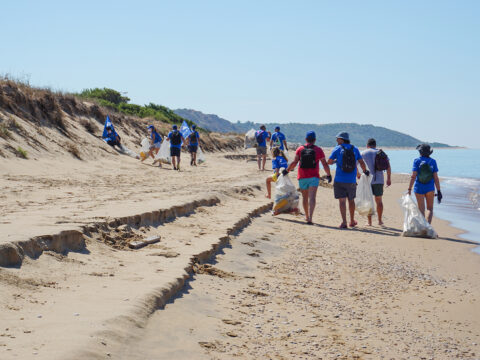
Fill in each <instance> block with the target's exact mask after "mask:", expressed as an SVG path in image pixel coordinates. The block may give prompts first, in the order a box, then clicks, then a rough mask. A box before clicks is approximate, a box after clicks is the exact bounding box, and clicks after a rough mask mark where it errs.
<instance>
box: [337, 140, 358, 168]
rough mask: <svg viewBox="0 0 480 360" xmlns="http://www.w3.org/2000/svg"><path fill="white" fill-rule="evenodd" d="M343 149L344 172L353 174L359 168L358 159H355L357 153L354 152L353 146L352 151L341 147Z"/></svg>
mask: <svg viewBox="0 0 480 360" xmlns="http://www.w3.org/2000/svg"><path fill="white" fill-rule="evenodd" d="M340 146H341V147H342V149H343V155H342V171H343V172H345V173H351V172H353V171H354V170H355V169H356V167H357V159H356V158H355V152H354V151H353V149H354V147H353V145H352V146H351V147H350V149H347V148H345V147H344V146H343V145H340Z"/></svg>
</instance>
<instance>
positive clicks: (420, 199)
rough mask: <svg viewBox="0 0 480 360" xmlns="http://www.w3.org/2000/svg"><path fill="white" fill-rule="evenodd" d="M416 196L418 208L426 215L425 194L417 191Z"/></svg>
mask: <svg viewBox="0 0 480 360" xmlns="http://www.w3.org/2000/svg"><path fill="white" fill-rule="evenodd" d="M415 197H416V198H417V205H418V210H420V213H421V214H422V215H423V216H425V195H423V194H417V193H415Z"/></svg>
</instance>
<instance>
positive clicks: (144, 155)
mask: <svg viewBox="0 0 480 360" xmlns="http://www.w3.org/2000/svg"><path fill="white" fill-rule="evenodd" d="M140 145H141V147H142V148H141V150H140V158H141V159H142V160H145V159H146V158H147V156H148V152H149V151H150V141H149V140H148V139H147V138H144V139H143V140H142V142H141V143H140Z"/></svg>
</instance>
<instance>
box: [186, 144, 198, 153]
mask: <svg viewBox="0 0 480 360" xmlns="http://www.w3.org/2000/svg"><path fill="white" fill-rule="evenodd" d="M197 150H198V145H188V152H190V153H196V152H197Z"/></svg>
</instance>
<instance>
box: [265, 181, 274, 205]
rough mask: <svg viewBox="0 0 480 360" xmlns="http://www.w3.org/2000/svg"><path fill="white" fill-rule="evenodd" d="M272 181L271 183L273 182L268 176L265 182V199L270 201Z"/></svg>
mask: <svg viewBox="0 0 480 360" xmlns="http://www.w3.org/2000/svg"><path fill="white" fill-rule="evenodd" d="M272 181H273V180H272V177H271V176H269V177H268V178H267V181H266V183H267V194H266V195H265V197H266V198H267V199H271V198H272Z"/></svg>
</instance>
